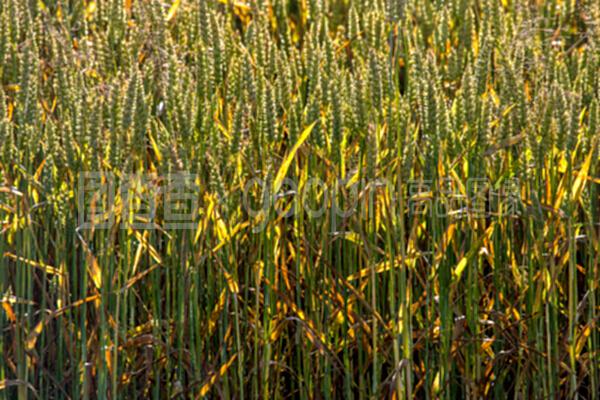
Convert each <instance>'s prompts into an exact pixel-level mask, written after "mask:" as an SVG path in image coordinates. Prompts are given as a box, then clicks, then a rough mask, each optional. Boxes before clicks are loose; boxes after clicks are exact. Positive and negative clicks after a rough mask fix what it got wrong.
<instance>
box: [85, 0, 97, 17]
mask: <svg viewBox="0 0 600 400" xmlns="http://www.w3.org/2000/svg"><path fill="white" fill-rule="evenodd" d="M95 11H96V2H95V1H91V2H89V3H88V5H87V7H86V8H85V19H90V17H91V16H92V14H94V12H95Z"/></svg>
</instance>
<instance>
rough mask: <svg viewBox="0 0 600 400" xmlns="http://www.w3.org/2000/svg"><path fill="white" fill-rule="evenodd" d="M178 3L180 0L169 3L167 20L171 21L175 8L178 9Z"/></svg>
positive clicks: (179, 3)
mask: <svg viewBox="0 0 600 400" xmlns="http://www.w3.org/2000/svg"><path fill="white" fill-rule="evenodd" d="M180 5H181V0H175V1H174V2H173V5H171V8H169V12H168V13H167V18H166V20H167V22H169V21H171V20H172V19H173V18H174V17H175V14H177V9H179V6H180Z"/></svg>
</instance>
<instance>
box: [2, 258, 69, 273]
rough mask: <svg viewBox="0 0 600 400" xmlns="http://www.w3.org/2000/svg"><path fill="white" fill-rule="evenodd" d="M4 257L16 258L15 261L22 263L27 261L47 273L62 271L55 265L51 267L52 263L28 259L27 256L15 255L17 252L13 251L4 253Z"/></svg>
mask: <svg viewBox="0 0 600 400" xmlns="http://www.w3.org/2000/svg"><path fill="white" fill-rule="evenodd" d="M4 257H6V258H10V259H12V260H15V261H20V262H22V263H25V264H27V265H29V266H31V267H35V268H39V269H41V270H42V271H44V272H45V273H47V274H52V275H61V272H60V271H59V270H58V269H56V268H54V267H51V266H50V265H47V264H44V263H42V262H37V261H32V260H28V259H26V258H23V257H19V256H17V255H15V254H12V253H4Z"/></svg>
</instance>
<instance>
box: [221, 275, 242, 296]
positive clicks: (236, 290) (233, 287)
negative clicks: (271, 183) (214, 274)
mask: <svg viewBox="0 0 600 400" xmlns="http://www.w3.org/2000/svg"><path fill="white" fill-rule="evenodd" d="M223 275H224V276H225V280H226V281H227V286H228V287H229V291H230V292H231V293H239V291H240V287H239V286H238V284H237V282H236V281H235V279H233V276H231V274H230V273H229V272H227V271H225V270H223Z"/></svg>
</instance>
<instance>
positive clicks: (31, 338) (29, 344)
mask: <svg viewBox="0 0 600 400" xmlns="http://www.w3.org/2000/svg"><path fill="white" fill-rule="evenodd" d="M49 320H50V316H49V315H45V316H44V317H43V318H42V319H41V320H40V322H38V323H37V325H36V326H35V327H34V328H33V330H32V331H31V332H29V335H27V339H26V340H25V350H27V351H31V350H33V349H34V348H35V344H36V343H37V339H38V337H39V336H40V333H42V330H43V329H44V326H45V325H46V322H48V321H49Z"/></svg>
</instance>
